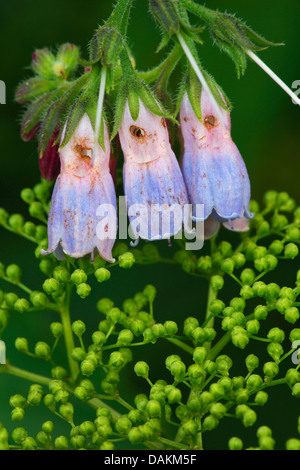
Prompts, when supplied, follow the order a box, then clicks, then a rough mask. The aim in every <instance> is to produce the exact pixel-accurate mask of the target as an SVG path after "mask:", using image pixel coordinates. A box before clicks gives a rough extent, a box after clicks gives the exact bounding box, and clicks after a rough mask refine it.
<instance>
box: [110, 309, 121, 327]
mask: <svg viewBox="0 0 300 470" xmlns="http://www.w3.org/2000/svg"><path fill="white" fill-rule="evenodd" d="M121 313H122V312H121V310H120V309H119V308H117V307H114V308H112V309H111V310H109V312H108V313H107V319H108V320H110V321H111V322H112V323H118V321H120V319H121V317H122V315H121Z"/></svg>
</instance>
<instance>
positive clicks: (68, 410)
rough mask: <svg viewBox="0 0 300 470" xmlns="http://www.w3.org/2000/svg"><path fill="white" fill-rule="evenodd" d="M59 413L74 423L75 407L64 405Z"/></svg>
mask: <svg viewBox="0 0 300 470" xmlns="http://www.w3.org/2000/svg"><path fill="white" fill-rule="evenodd" d="M59 413H60V414H61V415H62V416H63V417H64V418H65V419H66V420H67V421H69V422H72V421H73V416H74V407H73V405H72V403H63V404H62V405H60V407H59Z"/></svg>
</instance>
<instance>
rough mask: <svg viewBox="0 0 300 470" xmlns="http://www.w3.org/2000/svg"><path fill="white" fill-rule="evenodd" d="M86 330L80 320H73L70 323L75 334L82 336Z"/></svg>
mask: <svg viewBox="0 0 300 470" xmlns="http://www.w3.org/2000/svg"><path fill="white" fill-rule="evenodd" d="M85 330H86V326H85V324H84V323H83V321H81V320H77V321H74V322H73V323H72V331H73V333H74V334H75V335H76V336H79V337H80V336H82V335H83V333H84V332H85Z"/></svg>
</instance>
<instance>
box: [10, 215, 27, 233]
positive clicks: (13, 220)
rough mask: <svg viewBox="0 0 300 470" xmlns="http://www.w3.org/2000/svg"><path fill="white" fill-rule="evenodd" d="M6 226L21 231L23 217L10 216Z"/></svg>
mask: <svg viewBox="0 0 300 470" xmlns="http://www.w3.org/2000/svg"><path fill="white" fill-rule="evenodd" d="M8 225H9V226H10V227H12V228H13V229H15V230H22V228H23V225H24V217H23V216H22V215H21V214H12V215H11V216H10V217H9V219H8Z"/></svg>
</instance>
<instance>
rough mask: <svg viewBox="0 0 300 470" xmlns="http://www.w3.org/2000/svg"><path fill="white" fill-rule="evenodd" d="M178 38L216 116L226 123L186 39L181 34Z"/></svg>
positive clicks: (178, 34)
mask: <svg viewBox="0 0 300 470" xmlns="http://www.w3.org/2000/svg"><path fill="white" fill-rule="evenodd" d="M177 37H178V40H179V42H180V44H181V47H182V49H183V51H184V53H185V55H186V56H187V58H188V60H189V62H190V64H191V66H192V68H193V69H194V72H195V74H196V75H197V77H198V78H199V81H200V82H201V84H202V86H203V88H204V89H205V91H206V92H207V94H208V96H209V97H210V99H211V102H212V104H213V106H214V108H215V110H216V114H217V115H218V117H219V119H220V121H221V122H224V116H223V114H222V112H221V109H220V106H219V105H218V103H217V102H216V99H215V97H214V95H213V94H212V92H211V89H210V88H209V85H208V83H207V81H206V80H205V78H204V75H203V73H202V72H201V70H200V67H199V66H198V64H197V62H196V60H195V58H194V56H193V54H192V53H191V51H190V48H189V46H188V45H187V43H186V41H185V39H184V37H183V36H182V35H181V34H180V33H177Z"/></svg>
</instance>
